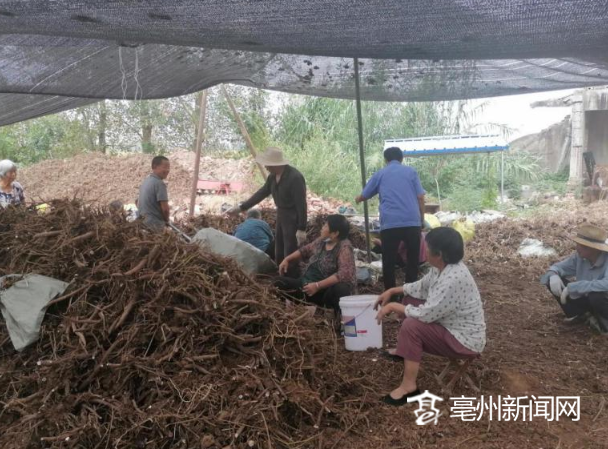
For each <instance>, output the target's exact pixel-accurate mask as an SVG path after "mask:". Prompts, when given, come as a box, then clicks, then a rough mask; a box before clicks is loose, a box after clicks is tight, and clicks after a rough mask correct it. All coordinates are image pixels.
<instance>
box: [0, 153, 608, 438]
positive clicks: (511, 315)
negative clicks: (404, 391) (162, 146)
mask: <svg viewBox="0 0 608 449" xmlns="http://www.w3.org/2000/svg"><path fill="white" fill-rule="evenodd" d="M145 158H147V156H144V157H139V156H138V158H135V157H134V158H133V160H132V161H130V163H129V165H128V166H127V167H130V168H128V169H127V171H130V173H131V176H126V177H125V176H123V175H120V176H121V179H129V181H128V182H125V183H124V184H122V185H121V186H120V188H119V189H118V190H112V191H108V192H102V194H100V193H99V192H100V190H99V184H103V180H104V179H107V180H108V181H111V180H112V179H115V178H116V177H117V173H115V172H114V171H115V170H118V169H120V170H123V168H122V167H123V165H124V164H122V163H120V164H119V162H115V163H116V166H114V165H112V164H110V165H108V164H107V161H105V162H104V161H103V160H97V159H94V158H92V159H90V160H89V159H83V160H82V161H66V162H62V161H51V162H48V163H43V164H46V165H39V166H38V167H36V168H35V170H37V171H36V172H34V171H33V170H30V171H29V172H28V171H27V170H23V171H20V173H19V180H20V181H22V182H23V184H24V185H25V186H26V188H28V192H29V194H30V198H33V199H38V198H40V199H46V198H53V197H62V196H66V195H67V196H72V195H73V194H76V193H77V192H91V193H90V194H89V196H91V195H92V197H91V199H97V200H99V201H102V200H103V201H107V200H110V199H115V197H116V195H117V194H118V193H120V192H122V193H124V195H125V197H124V198H123V197H120V199H124V200H126V201H128V199H129V198H131V197H132V196H133V194H134V192H135V186H136V185H138V184H139V182H140V180H141V179H143V177H144V176H145V174H146V173H147V168H145V165H146V163H147V162H146V160H147V159H145ZM93 159H94V160H93ZM112 163H114V162H112ZM74 164H76V165H74ZM140 166H143V167H144V168H143V169H141V170H140V169H139V167H140ZM76 167H85V168H87V170H92V171H93V172H96V173H109V174H107V175H105V174H104V175H102V176H101V177H100V178H95V180H94V182H93V181H91V182H89V181H87V179H88V178H87V176H88V175H86V174H83V173H84V171H82V170H80V169H78V170H77V169H76ZM87 173H88V172H87ZM174 173H175V174H178V169H175V170H174ZM179 173H183V174H184V177H186V176H187V171H186V170H183V172H179ZM49 177H50V178H52V179H55V180H56V181H57V182H55V181H53V184H52V185H53V187H52V189H49V187H48V186H49V185H50V184H49ZM184 179H185V178H184ZM75 180H77V181H78V182H74V181H75ZM170 181H171V180H170ZM43 182H45V184H44V185H43V184H37V183H43ZM108 184H109V182H108ZM170 186H175V184H170ZM188 186H189V181H188V182H184V183H183V186H182V187H180V188H179V190H178V188H177V186H176V187H175V190H174V191H175V192H182V191H183V192H187V191H188V190H187V189H188ZM170 188H172V187H170ZM170 191H171V190H170ZM182 196H184V195H182ZM185 197H187V196H185ZM584 221H589V222H593V223H596V224H598V225H601V226H603V227H604V228H608V203H606V202H601V203H595V204H593V205H591V206H589V207H585V206H583V205H582V204H579V203H576V202H568V203H563V204H560V205H557V206H556V205H553V206H547V208H546V210H538V211H537V212H535V214H533V215H531V217H529V218H527V219H509V220H502V221H499V222H494V223H487V224H483V225H479V226H478V228H477V229H476V236H475V238H474V240H473V241H472V242H470V243H468V244H467V249H466V256H465V258H466V263H467V265H468V267H469V269H470V270H471V273H472V274H473V276H474V278H475V279H476V281H477V283H478V286H479V290H480V292H481V295H482V298H483V300H484V309H485V314H486V320H487V325H488V333H487V337H488V338H487V346H486V349H485V351H484V352H483V354H482V357H481V359H479V360H477V361H475V362H474V364H473V365H472V368H471V369H470V371H469V372H470V374H471V375H472V377H473V379H474V381H475V382H476V384H477V385H478V386H479V387H480V388H481V393H475V392H474V391H472V390H471V389H469V388H468V387H467V386H466V385H465V384H464V383H459V384H457V385H456V387H455V388H454V390H453V392H452V394H451V395H446V394H444V393H443V392H442V391H441V389H440V387H439V385H438V383H437V382H436V380H435V377H434V376H435V375H436V374H438V373H439V372H440V371H441V369H442V368H443V365H444V363H445V361H444V360H441V359H438V358H433V357H430V356H425V358H424V359H423V363H422V366H421V371H420V376H419V382H418V386H419V388H420V389H421V390H429V391H430V392H431V393H433V394H436V395H438V396H440V397H442V398H443V399H444V402H443V403H442V404H441V405H440V409H441V410H442V416H440V417H439V422H438V424H437V425H432V424H429V425H426V426H418V425H417V424H416V422H415V420H416V417H415V415H414V409H415V406H414V405H409V406H405V407H400V408H393V407H389V406H385V405H383V404H381V403H380V402H379V399H380V397H381V396H383V395H384V394H386V393H388V392H389V391H390V390H392V389H393V388H395V387H396V386H397V385H398V383H399V381H400V378H401V375H402V369H403V366H402V364H400V363H397V362H392V361H389V360H386V359H384V358H382V357H380V356H379V351H369V352H362V353H349V352H346V351H338V352H337V353H336V363H338V364H340V365H341V366H344V367H348V368H347V369H348V370H349V374H350V376H351V377H355V378H360V379H374V382H373V383H372V385H373V387H371V388H368V387H366V391H367V394H366V395H365V396H364V397H353V399H352V401H353V403H354V404H356V405H357V407H358V408H359V409H360V412H359V413H358V414H357V416H356V421H355V424H354V425H347V426H343V427H342V428H341V429H336V428H326V429H325V430H324V432H323V437H322V440H314V444H308V445H307V444H304V447H318V448H349V449H370V448H374V449H381V448H422V447H425V448H427V447H428V448H457V447H460V448H497V449H498V448H500V449H502V448H517V449H520V448H543V449H548V448H551V449H567V448H607V447H608V410H606V409H607V408H608V407H606V398H607V397H608V375H607V374H606V373H607V371H608V337H605V336H599V335H596V334H594V333H593V332H592V331H591V330H590V329H589V328H587V327H586V326H585V325H569V324H566V323H564V322H563V316H562V313H561V310H560V309H559V307H558V305H557V304H556V303H555V300H554V299H553V298H552V297H551V296H550V294H549V293H548V292H547V291H546V289H545V288H544V287H543V286H541V285H540V284H539V282H538V279H539V277H540V275H541V274H542V273H543V272H544V271H545V270H546V268H547V267H548V266H549V265H550V264H551V263H553V262H555V261H557V260H560V259H562V258H564V257H566V256H567V255H568V254H570V253H571V252H572V251H573V249H574V244H573V243H572V242H571V241H570V240H568V238H567V237H568V236H569V235H572V234H573V232H574V230H575V228H576V227H577V226H578V225H579V224H580V223H582V222H584ZM527 237H529V238H536V239H539V240H542V241H543V242H544V243H546V244H548V245H550V246H552V247H553V248H555V250H556V251H557V253H558V256H557V257H555V258H551V259H546V258H544V259H540V258H532V259H523V258H522V257H521V256H519V255H518V254H517V248H518V246H519V244H520V243H521V241H522V240H523V239H524V238H527ZM375 291H376V292H380V291H381V288H380V287H376V289H375ZM398 326H399V323H398V322H397V321H390V322H387V323H386V325H385V327H384V340H385V346H387V347H389V346H392V345H394V341H395V338H396V333H397V330H398ZM337 345H338V347H339V348H341V347H343V346H342V345H343V342H342V341H341V340H339V341H338V342H337ZM366 384H367V383H366ZM462 395H465V396H469V397H475V398H478V399H481V395H483V397H484V398H485V399H486V400H487V398H488V397H490V396H491V397H492V398H493V399H494V400H498V396H499V395H500V396H502V397H504V396H507V395H510V396H512V397H514V396H515V397H517V396H528V397H530V396H532V395H534V396H536V397H538V396H579V397H580V412H581V417H580V421H576V422H575V421H571V420H570V419H568V418H564V417H563V416H562V417H560V419H559V421H557V422H548V421H547V420H545V419H544V418H533V419H532V421H531V422H530V421H529V420H527V421H523V420H522V419H521V418H520V419H518V420H516V421H514V422H507V421H504V420H503V421H499V420H497V419H496V418H494V419H493V420H489V419H488V417H487V413H484V415H483V417H482V418H481V419H480V420H479V421H473V422H463V421H461V420H460V419H458V418H450V417H449V415H450V408H449V406H450V405H452V403H453V401H450V400H449V398H450V397H452V398H453V397H459V396H462ZM355 409H356V408H355ZM0 414H1V411H0ZM321 427H323V423H321ZM277 447H281V446H279V445H277Z"/></svg>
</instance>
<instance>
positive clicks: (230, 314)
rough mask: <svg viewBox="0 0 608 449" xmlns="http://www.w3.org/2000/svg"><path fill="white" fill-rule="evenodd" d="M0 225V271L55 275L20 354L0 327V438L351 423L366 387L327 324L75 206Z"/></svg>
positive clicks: (239, 278) (256, 432)
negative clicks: (59, 285)
mask: <svg viewBox="0 0 608 449" xmlns="http://www.w3.org/2000/svg"><path fill="white" fill-rule="evenodd" d="M0 221H1V222H2V223H3V225H5V226H4V229H3V230H2V231H0V275H4V274H9V273H39V274H43V275H47V276H51V277H55V278H57V279H61V280H64V281H68V282H71V285H70V287H69V288H68V290H67V291H66V293H65V294H64V295H63V296H62V297H60V298H58V299H56V300H54V301H53V304H52V305H51V306H50V307H49V309H48V311H47V314H46V318H45V321H44V322H43V326H42V330H41V335H40V340H39V341H38V343H37V344H35V345H32V346H31V347H29V348H27V349H26V350H25V351H24V352H22V353H16V352H15V351H14V350H13V348H12V344H11V343H10V340H9V338H8V334H7V331H6V328H5V326H4V324H2V323H1V322H0V447H2V448H7V449H8V448H34V447H35V448H39V447H43V448H46V447H75V448H76V447H78V448H114V447H116V448H144V447H145V448H169V447H171V448H174V447H175V448H179V447H183V448H226V447H230V448H239V447H318V446H320V445H321V438H323V433H324V432H325V431H327V429H347V428H349V427H350V426H352V425H353V423H354V419H356V415H357V413H356V412H357V411H358V410H360V409H361V404H362V402H361V399H362V398H363V397H365V392H366V391H370V387H369V385H368V383H367V382H368V381H366V380H365V379H357V380H356V381H355V380H354V379H351V378H349V372H351V371H350V370H349V367H348V366H346V365H344V362H341V361H340V355H339V354H340V353H339V352H338V345H337V343H336V339H335V337H334V334H333V331H332V329H331V327H330V326H329V325H326V324H324V323H322V322H318V321H315V320H313V319H312V318H310V317H309V315H308V314H307V311H306V310H305V309H303V308H300V307H294V308H293V309H291V310H286V309H285V307H284V305H283V304H282V303H281V302H280V301H279V300H278V299H277V298H276V297H275V295H274V294H273V292H272V291H271V290H269V288H268V287H265V286H264V285H261V284H260V283H258V282H256V281H255V280H253V279H252V278H250V277H248V276H247V275H245V274H244V273H243V272H242V271H240V270H239V269H238V268H237V267H236V265H234V263H232V262H231V261H229V260H226V259H220V258H217V257H215V256H211V255H209V254H206V253H204V252H202V251H201V250H200V249H199V248H198V247H197V246H196V245H188V244H184V243H182V242H180V241H179V240H178V238H177V237H176V236H175V235H173V234H161V235H152V234H149V233H146V232H145V231H144V230H143V229H142V228H141V227H140V225H139V224H138V223H127V222H126V221H124V219H123V218H122V217H121V216H119V215H111V214H110V213H108V212H105V211H100V210H93V209H89V208H87V207H84V206H83V205H81V204H79V203H77V202H55V203H52V207H51V209H50V212H49V213H47V214H44V215H38V214H36V213H35V212H31V211H27V210H25V209H12V208H10V209H7V210H4V211H2V212H0ZM330 432H331V430H330Z"/></svg>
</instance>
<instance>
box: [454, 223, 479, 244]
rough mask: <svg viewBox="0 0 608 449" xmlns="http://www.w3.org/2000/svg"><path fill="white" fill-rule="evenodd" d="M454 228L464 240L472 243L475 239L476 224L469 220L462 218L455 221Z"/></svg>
mask: <svg viewBox="0 0 608 449" xmlns="http://www.w3.org/2000/svg"><path fill="white" fill-rule="evenodd" d="M452 227H453V228H454V229H456V230H457V231H458V232H459V233H460V235H461V236H462V240H464V241H465V243H466V242H470V241H471V240H473V237H475V223H473V222H472V221H471V220H469V219H468V218H461V219H460V220H456V221H454V223H452Z"/></svg>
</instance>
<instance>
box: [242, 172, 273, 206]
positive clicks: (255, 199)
mask: <svg viewBox="0 0 608 449" xmlns="http://www.w3.org/2000/svg"><path fill="white" fill-rule="evenodd" d="M271 176H274V175H273V174H270V175H268V178H266V182H265V183H264V185H263V186H262V187H260V189H259V190H258V191H257V192H255V193H254V194H253V195H251V198H249V199H248V200H247V201H245V202H244V203H242V204H241V211H246V210H248V209H251V208H252V207H253V206H255V205H256V204H258V203H260V202H262V201H263V200H264V199H265V198H266V197H268V195H270V193H271V192H270V182H271V179H270V177H271Z"/></svg>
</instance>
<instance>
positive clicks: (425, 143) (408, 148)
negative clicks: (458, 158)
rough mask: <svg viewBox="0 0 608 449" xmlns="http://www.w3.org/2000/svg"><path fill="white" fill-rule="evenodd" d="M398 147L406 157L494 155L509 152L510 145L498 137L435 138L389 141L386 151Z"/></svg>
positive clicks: (385, 144) (387, 141)
mask: <svg viewBox="0 0 608 449" xmlns="http://www.w3.org/2000/svg"><path fill="white" fill-rule="evenodd" d="M391 147H397V148H399V149H401V151H403V155H404V156H405V157H417V156H432V155H442V154H471V153H493V152H496V151H507V150H508V149H509V144H508V143H507V142H506V140H505V139H504V138H503V137H502V136H500V135H498V134H495V135H463V136H433V137H417V138H411V139H388V140H385V141H384V149H385V150H386V149H387V148H391Z"/></svg>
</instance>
